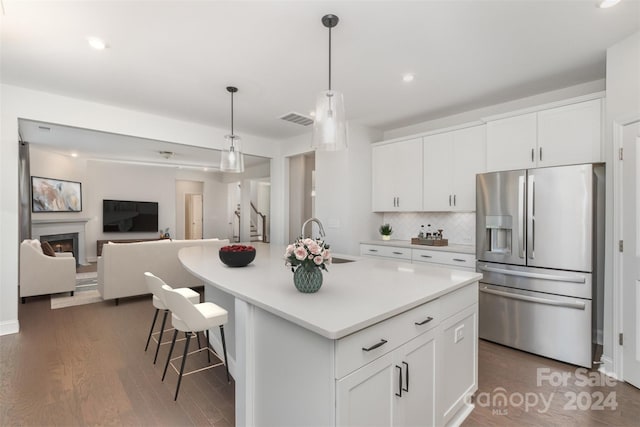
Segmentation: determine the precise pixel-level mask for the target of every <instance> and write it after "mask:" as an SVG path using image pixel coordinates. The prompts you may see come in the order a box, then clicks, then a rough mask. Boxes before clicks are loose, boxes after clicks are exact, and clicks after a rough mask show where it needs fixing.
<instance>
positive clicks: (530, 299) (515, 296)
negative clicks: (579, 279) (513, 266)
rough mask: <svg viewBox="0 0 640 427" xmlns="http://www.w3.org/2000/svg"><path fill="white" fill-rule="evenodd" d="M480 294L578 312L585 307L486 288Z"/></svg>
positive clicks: (573, 303)
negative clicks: (574, 309)
mask: <svg viewBox="0 0 640 427" xmlns="http://www.w3.org/2000/svg"><path fill="white" fill-rule="evenodd" d="M480 292H484V293H487V294H493V295H498V296H501V297H505V298H511V299H516V300H520V301H527V302H533V303H538V304H546V305H555V306H558V307H566V308H576V309H578V310H584V309H585V306H586V304H585V303H584V302H582V301H576V302H564V301H556V300H552V299H548V298H539V297H531V296H528V295H520V294H516V293H512V292H504V291H496V290H493V289H489V288H487V287H484V288H480Z"/></svg>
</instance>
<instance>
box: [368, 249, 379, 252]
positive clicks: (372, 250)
mask: <svg viewBox="0 0 640 427" xmlns="http://www.w3.org/2000/svg"><path fill="white" fill-rule="evenodd" d="M369 252H378V250H377V249H369Z"/></svg>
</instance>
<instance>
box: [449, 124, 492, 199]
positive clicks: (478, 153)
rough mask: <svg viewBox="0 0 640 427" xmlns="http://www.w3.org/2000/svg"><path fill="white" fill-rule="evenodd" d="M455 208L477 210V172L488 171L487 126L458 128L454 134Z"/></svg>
mask: <svg viewBox="0 0 640 427" xmlns="http://www.w3.org/2000/svg"><path fill="white" fill-rule="evenodd" d="M453 142H454V144H453V163H452V165H453V200H452V204H453V210H457V211H475V210H476V174H479V173H483V172H485V171H486V152H487V150H486V146H485V127H484V126H474V127H470V128H466V129H461V130H457V131H455V132H454V136H453Z"/></svg>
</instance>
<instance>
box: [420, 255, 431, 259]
mask: <svg viewBox="0 0 640 427" xmlns="http://www.w3.org/2000/svg"><path fill="white" fill-rule="evenodd" d="M420 256H421V257H422V258H433V257H432V256H431V255H420Z"/></svg>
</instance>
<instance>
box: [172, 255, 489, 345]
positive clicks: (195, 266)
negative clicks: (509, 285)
mask: <svg viewBox="0 0 640 427" xmlns="http://www.w3.org/2000/svg"><path fill="white" fill-rule="evenodd" d="M254 246H255V247H256V250H257V254H256V259H255V260H254V261H253V262H252V263H251V264H249V265H248V266H246V267H241V268H232V267H227V266H226V265H224V264H223V263H222V262H221V261H220V259H219V257H218V250H217V249H215V248H203V247H191V248H184V249H181V250H180V252H179V255H178V256H179V258H180V261H181V262H182V264H183V265H184V267H185V268H186V269H187V270H188V271H190V272H191V273H192V274H194V275H195V276H197V277H199V278H201V279H203V280H204V281H206V282H207V283H208V284H210V285H212V286H215V287H216V288H218V289H220V290H222V291H224V292H227V293H229V294H231V295H233V296H235V297H236V298H239V299H241V300H244V301H246V302H248V303H250V304H253V305H255V306H257V307H260V308H262V309H264V310H266V311H268V312H270V313H273V314H275V315H277V316H280V317H282V318H284V319H286V320H288V321H290V322H293V323H295V324H297V325H299V326H301V327H304V328H306V329H309V330H311V331H313V332H315V333H317V334H320V335H322V336H324V337H326V338H329V339H339V338H342V337H344V336H346V335H349V334H351V333H353V332H356V331H359V330H361V329H363V328H366V327H368V326H371V325H373V324H375V323H378V322H380V321H382V320H385V319H387V318H389V317H392V316H395V315H396V314H399V313H402V312H404V311H407V310H409V309H411V308H413V307H416V306H418V305H421V304H423V303H425V302H428V301H431V300H433V299H435V298H438V297H439V296H441V295H444V294H447V293H449V292H451V291H453V290H455V289H458V288H460V287H463V286H465V285H467V284H470V283H473V282H476V281H478V280H479V279H480V278H481V277H482V275H481V274H478V273H473V272H466V271H460V270H451V269H448V268H443V267H432V266H429V265H416V264H407V263H406V262H397V261H391V260H379V259H369V258H359V257H351V256H348V257H346V256H345V257H342V256H341V258H351V259H357V261H355V262H351V263H345V264H331V265H329V266H328V269H329V271H328V272H323V273H322V274H323V276H324V279H323V284H322V288H320V290H319V291H318V292H317V293H313V294H303V293H301V292H298V290H297V289H296V288H295V286H294V284H293V273H292V272H291V269H290V268H287V267H286V266H285V263H284V250H285V248H284V247H280V246H277V245H268V244H262V243H259V244H256V245H254Z"/></svg>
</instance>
